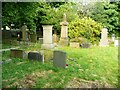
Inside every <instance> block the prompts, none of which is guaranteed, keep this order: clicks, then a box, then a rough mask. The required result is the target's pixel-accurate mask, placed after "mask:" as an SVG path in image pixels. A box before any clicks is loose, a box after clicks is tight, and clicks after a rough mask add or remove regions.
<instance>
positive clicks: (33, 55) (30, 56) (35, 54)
mask: <svg viewBox="0 0 120 90" xmlns="http://www.w3.org/2000/svg"><path fill="white" fill-rule="evenodd" d="M28 59H29V60H36V61H40V62H42V63H44V55H43V54H42V53H39V52H29V53H28Z"/></svg>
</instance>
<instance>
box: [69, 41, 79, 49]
mask: <svg viewBox="0 0 120 90" xmlns="http://www.w3.org/2000/svg"><path fill="white" fill-rule="evenodd" d="M79 46H80V44H79V43H77V42H70V47H73V48H79Z"/></svg>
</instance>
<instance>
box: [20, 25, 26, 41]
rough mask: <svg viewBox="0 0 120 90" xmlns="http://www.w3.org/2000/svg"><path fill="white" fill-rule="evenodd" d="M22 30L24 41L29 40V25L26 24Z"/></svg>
mask: <svg viewBox="0 0 120 90" xmlns="http://www.w3.org/2000/svg"><path fill="white" fill-rule="evenodd" d="M21 31H22V41H27V38H28V33H27V26H26V25H25V24H24V25H23V26H22V28H21Z"/></svg>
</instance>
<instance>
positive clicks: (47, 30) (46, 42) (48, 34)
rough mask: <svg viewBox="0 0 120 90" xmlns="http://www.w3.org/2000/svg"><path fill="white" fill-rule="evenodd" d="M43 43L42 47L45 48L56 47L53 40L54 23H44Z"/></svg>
mask: <svg viewBox="0 0 120 90" xmlns="http://www.w3.org/2000/svg"><path fill="white" fill-rule="evenodd" d="M42 27H43V44H42V46H41V47H42V48H44V49H52V48H54V45H53V42H52V27H53V26H52V25H43V26H42Z"/></svg>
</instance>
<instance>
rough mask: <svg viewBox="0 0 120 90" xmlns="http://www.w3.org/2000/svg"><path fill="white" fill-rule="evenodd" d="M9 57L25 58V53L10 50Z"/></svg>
mask: <svg viewBox="0 0 120 90" xmlns="http://www.w3.org/2000/svg"><path fill="white" fill-rule="evenodd" d="M10 56H11V57H15V58H25V56H26V53H25V52H24V51H23V50H18V49H11V50H10Z"/></svg>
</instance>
